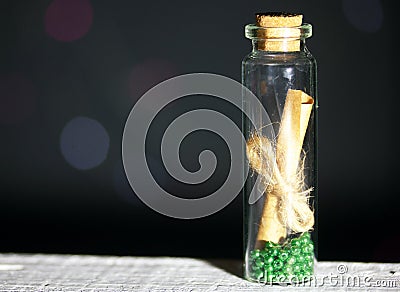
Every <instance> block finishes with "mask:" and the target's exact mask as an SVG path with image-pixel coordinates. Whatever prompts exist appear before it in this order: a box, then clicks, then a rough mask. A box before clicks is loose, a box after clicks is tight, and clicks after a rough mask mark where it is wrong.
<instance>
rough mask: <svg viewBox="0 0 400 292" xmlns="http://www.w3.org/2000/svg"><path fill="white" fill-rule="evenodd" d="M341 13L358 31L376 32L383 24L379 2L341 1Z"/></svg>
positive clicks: (375, 0) (363, 0) (377, 0)
mask: <svg viewBox="0 0 400 292" xmlns="http://www.w3.org/2000/svg"><path fill="white" fill-rule="evenodd" d="M342 4H343V12H344V14H345V16H346V18H347V20H348V21H349V22H350V23H351V24H352V25H353V26H354V27H355V28H356V29H358V30H361V31H364V32H377V31H378V30H379V29H380V28H381V26H382V22H383V9H382V5H381V2H380V0H343V2H342Z"/></svg>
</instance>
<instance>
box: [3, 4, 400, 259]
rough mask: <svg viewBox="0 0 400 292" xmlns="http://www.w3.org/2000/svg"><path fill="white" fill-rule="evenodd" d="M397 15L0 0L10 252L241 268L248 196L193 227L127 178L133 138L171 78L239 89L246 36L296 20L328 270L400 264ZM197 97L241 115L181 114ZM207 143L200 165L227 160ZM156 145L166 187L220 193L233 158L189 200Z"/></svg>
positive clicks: (193, 147)
mask: <svg viewBox="0 0 400 292" xmlns="http://www.w3.org/2000/svg"><path fill="white" fill-rule="evenodd" d="M393 5H394V1H392V2H390V1H379V0H354V1H351V0H343V1H317V0H310V1H298V0H297V1H294V0H293V1H267V0H265V1H226V0H221V1H210V0H203V1H189V2H188V1H122V0H120V1H101V0H96V1H94V0H93V1H89V0H81V1H79V0H74V1H67V0H55V1H47V0H46V1H45V0H41V1H29V2H28V1H25V2H22V1H1V4H0V7H1V17H0V21H1V26H0V27H1V28H0V29H1V46H0V133H1V136H0V142H1V143H0V174H1V178H0V222H1V236H0V252H43V253H81V254H115V255H171V256H175V255H178V256H195V257H232V258H240V257H241V252H242V211H241V210H242V202H241V198H240V197H237V198H236V199H235V201H234V202H233V203H231V204H230V205H229V206H228V207H226V208H225V209H223V210H222V211H221V212H219V213H217V214H214V215H212V216H209V217H206V218H203V219H197V220H188V221H185V220H178V219H173V218H168V217H165V216H162V215H160V214H158V213H156V212H154V211H152V210H151V209H149V208H148V207H147V206H145V205H144V204H143V203H142V202H141V201H140V200H139V199H138V198H137V197H136V196H135V195H134V194H133V193H132V191H131V189H130V187H129V185H128V183H127V181H126V179H125V176H124V172H123V169H122V162H121V138H122V130H123V126H124V122H125V119H126V117H127V115H128V113H129V111H130V109H131V107H132V106H133V104H134V103H135V102H136V100H137V99H138V98H139V97H140V96H141V95H142V94H143V93H144V92H145V91H146V90H147V89H149V88H151V87H152V86H153V85H155V84H157V83H158V82H160V81H162V80H165V79H167V78H169V77H172V76H176V75H179V74H184V73H192V72H211V73H218V74H222V75H225V76H228V77H231V78H233V79H236V80H238V81H240V63H241V59H242V58H243V57H244V56H245V55H246V54H247V53H248V52H249V51H250V49H251V45H250V41H249V40H247V39H245V38H244V25H245V24H248V23H251V22H253V21H254V13H256V12H259V11H287V12H298V13H299V12H300V13H303V14H304V15H305V17H304V18H305V21H306V22H310V23H312V24H313V28H314V35H313V37H312V38H311V39H309V40H308V41H307V44H308V47H309V49H310V50H311V52H312V53H313V55H314V56H315V57H316V59H317V61H318V65H319V71H318V73H319V80H318V81H319V82H318V87H319V101H320V124H319V153H320V157H319V160H320V162H319V178H320V186H319V194H320V197H319V230H318V231H319V232H318V234H319V239H318V241H319V259H320V260H357V261H400V250H399V249H398V248H397V246H399V245H400V234H399V229H398V221H397V218H398V211H399V207H398V205H399V202H400V199H399V198H398V195H399V191H398V187H397V181H398V178H397V174H398V164H399V163H400V161H399V155H398V152H397V151H398V149H399V142H398V138H397V134H398V130H397V125H398V122H397V121H398V113H397V106H398V104H399V102H398V96H397V94H396V90H395V88H396V87H397V84H396V83H395V82H396V81H397V80H398V72H397V61H398V59H397V58H396V55H395V46H394V45H393V42H394V38H395V33H396V30H395V22H394V17H395V15H394V12H393V11H394V6H393ZM199 100H200V101H201V102H206V103H207V104H208V105H209V106H210V108H212V107H213V106H214V107H217V108H220V110H222V111H226V112H227V113H228V114H230V115H231V116H232V119H233V120H235V121H236V122H237V121H239V120H240V113H238V112H235V111H234V110H233V109H229V107H224V106H223V105H219V104H218V102H217V101H215V100H214V99H207V98H204V99H197V101H196V99H192V101H186V103H185V100H183V101H182V102H181V103H180V104H179V105H178V106H175V107H174V109H171V111H170V112H169V114H170V115H171V114H172V113H175V114H176V113H179V112H183V111H184V110H185V109H187V108H189V107H191V106H193V104H196V102H199V103H201V102H200V101H199ZM189 105H190V106H189ZM168 118H169V116H168V115H165V116H162V115H161V116H160V117H159V119H160V120H161V121H162V122H160V124H163V123H165V121H167V119H168ZM163 119H164V120H163ZM156 133H157V129H155V130H154V135H155V134H156ZM198 134H199V135H200V136H197V137H193V138H192V140H190V139H189V140H188V141H186V142H185V143H186V144H187V145H186V144H185V145H186V147H182V149H185V150H183V151H184V153H183V154H182V160H183V164H184V165H185V166H186V167H187V168H188V169H192V170H195V169H196V168H197V167H198V164H197V163H198V162H197V155H193V153H199V151H201V149H204V148H211V149H213V147H214V149H215V151H216V153H220V155H222V157H224V156H223V155H225V154H224V153H225V152H226V151H224V145H223V143H221V141H220V140H219V139H218V138H217V137H214V136H213V135H211V134H210V133H198ZM152 139H153V140H154V141H153V142H154V143H153V142H152V143H151V145H152V146H151V147H150V149H148V153H149V155H150V157H151V158H150V159H149V161H150V165H151V166H152V171H153V173H154V174H155V176H156V177H157V178H158V180H159V181H160V182H161V183H162V184H164V187H165V188H167V189H169V190H172V191H175V192H176V193H177V194H180V195H182V194H183V196H184V195H185V194H186V195H188V194H191V195H193V194H194V195H196V196H199V195H204V194H207V193H208V192H210V190H213V189H215V188H216V187H217V186H218V185H219V184H220V183H221V182H223V177H224V174H226V166H227V165H228V164H229V163H228V162H229V157H228V159H220V160H219V166H220V167H221V168H220V169H219V170H218V172H217V173H216V178H215V179H214V180H212V181H209V184H208V185H207V184H204V185H200V186H196V187H194V189H193V190H192V191H191V190H190V188H189V187H188V186H185V185H181V184H179V185H178V184H176V182H174V181H171V179H170V178H169V177H168V176H167V175H166V173H165V170H164V169H163V168H162V165H161V163H160V158H159V155H158V154H159V148H157V147H158V146H157V143H156V142H157V141H158V140H157V139H158V138H156V137H155V138H152ZM213 141H214V142H213ZM185 145H183V146H185ZM76 147H78V148H76ZM185 153H186V154H185ZM224 161H225V162H224Z"/></svg>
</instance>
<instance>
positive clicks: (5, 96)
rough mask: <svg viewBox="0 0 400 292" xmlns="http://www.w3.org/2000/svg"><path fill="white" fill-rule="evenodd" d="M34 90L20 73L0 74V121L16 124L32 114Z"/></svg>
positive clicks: (30, 83)
mask: <svg viewBox="0 0 400 292" xmlns="http://www.w3.org/2000/svg"><path fill="white" fill-rule="evenodd" d="M35 107H36V90H35V87H34V85H33V83H32V82H31V81H30V80H29V79H27V78H25V77H24V76H23V75H22V74H19V73H15V74H9V75H0V123H2V124H16V123H20V122H22V121H24V120H25V119H26V118H28V117H29V116H31V115H32V113H33V112H34V110H35Z"/></svg>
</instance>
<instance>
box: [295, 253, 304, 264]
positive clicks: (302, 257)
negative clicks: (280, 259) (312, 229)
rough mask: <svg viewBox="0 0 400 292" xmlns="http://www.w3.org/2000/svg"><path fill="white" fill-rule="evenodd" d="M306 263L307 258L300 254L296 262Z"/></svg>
mask: <svg viewBox="0 0 400 292" xmlns="http://www.w3.org/2000/svg"><path fill="white" fill-rule="evenodd" d="M304 261H305V257H304V256H303V255H302V254H299V255H298V256H297V258H296V262H298V263H303V262H304Z"/></svg>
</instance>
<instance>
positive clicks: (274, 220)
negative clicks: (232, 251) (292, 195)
mask: <svg viewBox="0 0 400 292" xmlns="http://www.w3.org/2000/svg"><path fill="white" fill-rule="evenodd" d="M313 104H314V100H313V98H312V97H311V96H309V95H307V94H306V93H304V92H303V91H301V90H292V89H289V90H288V93H287V96H286V101H285V106H284V109H283V114H282V120H281V125H280V130H279V135H278V140H277V145H276V163H277V166H278V168H279V172H280V176H281V177H282V178H283V180H284V181H285V182H287V183H289V184H290V182H291V181H293V180H295V179H296V174H297V169H298V166H299V161H300V154H301V150H302V147H303V141H304V136H305V133H306V130H307V127H308V122H309V119H310V115H311V111H312V108H313ZM278 189H279V187H278ZM278 192H279V190H278ZM279 196H280V194H279V193H276V194H271V193H269V194H268V195H267V198H266V200H265V204H264V208H263V212H262V216H261V219H260V224H259V229H258V235H257V242H258V244H256V245H260V242H264V241H272V242H275V243H279V242H281V241H283V240H284V239H285V238H286V235H287V228H286V226H285V225H284V224H282V223H281V221H280V220H279V218H278V212H280V206H279V200H280V198H279Z"/></svg>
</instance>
